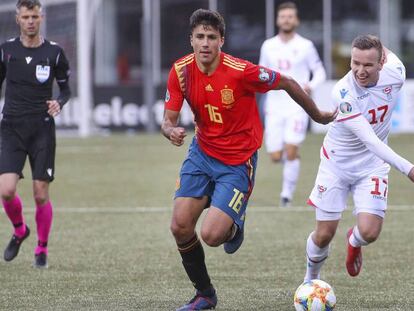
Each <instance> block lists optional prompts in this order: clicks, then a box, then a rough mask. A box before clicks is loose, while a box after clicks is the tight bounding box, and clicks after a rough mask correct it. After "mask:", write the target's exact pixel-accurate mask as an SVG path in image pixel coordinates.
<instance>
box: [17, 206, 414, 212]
mask: <svg viewBox="0 0 414 311" xmlns="http://www.w3.org/2000/svg"><path fill="white" fill-rule="evenodd" d="M350 210H352V208H351V207H349V208H348V209H347V210H346V212H347V211H350ZM25 211H27V212H32V213H33V212H34V211H35V209H34V208H26V209H25ZM171 211H172V207H149V206H136V207H56V208H54V212H56V213H81V214H82V213H90V214H94V213H96V214H99V213H102V214H104V213H105V214H111V213H113V214H119V213H167V212H171ZM247 211H248V213H249V214H250V213H269V212H271V213H290V212H314V210H313V208H312V207H310V206H291V207H286V208H281V207H275V206H250V207H248V209H247ZM388 211H389V212H393V211H414V205H390V206H388Z"/></svg>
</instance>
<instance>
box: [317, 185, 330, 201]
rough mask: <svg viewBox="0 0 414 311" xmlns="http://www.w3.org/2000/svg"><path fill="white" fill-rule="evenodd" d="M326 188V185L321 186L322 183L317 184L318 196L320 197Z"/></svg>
mask: <svg viewBox="0 0 414 311" xmlns="http://www.w3.org/2000/svg"><path fill="white" fill-rule="evenodd" d="M326 190H328V187H325V186H322V185H318V192H319V193H318V198H319V199H322V194H323V193H324V192H326Z"/></svg>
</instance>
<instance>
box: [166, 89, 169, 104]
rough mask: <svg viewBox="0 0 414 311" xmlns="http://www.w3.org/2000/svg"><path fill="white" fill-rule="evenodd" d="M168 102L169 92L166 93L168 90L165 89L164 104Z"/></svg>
mask: <svg viewBox="0 0 414 311" xmlns="http://www.w3.org/2000/svg"><path fill="white" fill-rule="evenodd" d="M169 101H170V91H168V89H167V91H166V92H165V102H169Z"/></svg>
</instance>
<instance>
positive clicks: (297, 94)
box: [276, 75, 338, 124]
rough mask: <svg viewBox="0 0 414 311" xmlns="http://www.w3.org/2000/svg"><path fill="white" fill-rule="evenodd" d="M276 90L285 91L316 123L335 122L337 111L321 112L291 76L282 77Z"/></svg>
mask: <svg viewBox="0 0 414 311" xmlns="http://www.w3.org/2000/svg"><path fill="white" fill-rule="evenodd" d="M276 89H277V90H285V91H286V92H287V93H288V94H289V96H290V97H292V99H293V100H294V101H295V102H296V103H298V104H299V105H300V106H301V107H302V108H303V109H304V110H305V111H306V113H307V114H308V115H309V116H310V117H311V118H312V119H313V120H314V121H315V122H318V123H321V124H328V123H329V122H332V121H333V120H335V118H336V115H337V114H338V112H337V110H335V111H334V112H326V111H320V110H319V108H318V107H317V106H316V104H315V102H314V101H313V99H312V98H311V97H310V96H309V95H308V94H306V92H305V91H304V90H303V89H302V87H301V86H300V85H299V84H298V83H297V82H296V81H295V80H294V79H292V78H291V77H289V76H286V75H281V76H280V81H279V84H278V85H277V87H276Z"/></svg>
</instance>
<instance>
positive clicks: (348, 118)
mask: <svg viewBox="0 0 414 311" xmlns="http://www.w3.org/2000/svg"><path fill="white" fill-rule="evenodd" d="M361 114H362V113H357V114H354V115H353V116H349V117H347V118H344V119H340V120H336V122H342V121H346V120H350V119H353V118H356V117H359V116H360V115H361Z"/></svg>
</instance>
